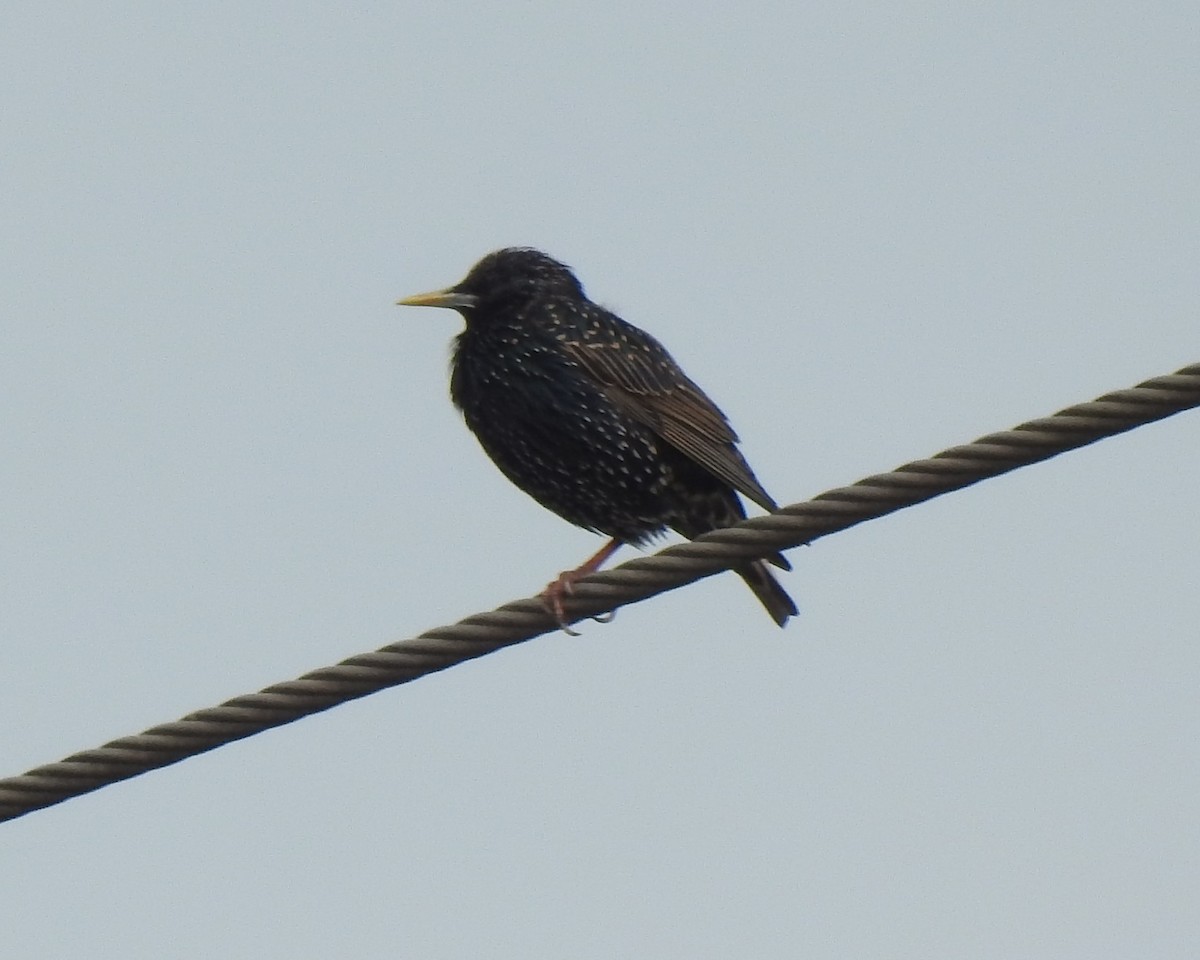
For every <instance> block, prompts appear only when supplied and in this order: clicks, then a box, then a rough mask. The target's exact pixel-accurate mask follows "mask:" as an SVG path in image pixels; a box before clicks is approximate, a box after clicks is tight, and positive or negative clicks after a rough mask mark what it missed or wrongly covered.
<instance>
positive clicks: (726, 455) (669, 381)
mask: <svg viewBox="0 0 1200 960" xmlns="http://www.w3.org/2000/svg"><path fill="white" fill-rule="evenodd" d="M563 346H564V347H565V348H566V350H567V353H568V354H569V355H570V356H571V357H572V358H574V359H575V360H576V361H577V362H578V363H579V365H580V366H581V367H583V369H584V370H585V371H586V372H587V373H588V374H589V375H590V376H591V377H592V378H593V379H594V380H595V381H596V382H597V383H598V384H599V385H600V386H601V387H602V388H603V389H604V391H605V393H606V394H607V395H608V396H609V398H610V399H611V400H612V401H613V402H614V403H616V404H617V405H618V406H620V407H621V409H622V410H624V411H625V412H626V413H628V414H629V415H630V416H631V417H633V418H634V419H635V420H638V421H639V422H641V423H644V424H645V425H646V426H648V427H649V428H650V429H651V430H653V431H654V432H655V433H657V434H658V435H659V436H660V437H662V438H663V439H664V440H666V441H667V443H669V444H671V446H673V447H675V448H676V449H677V450H679V451H680V452H681V453H683V454H685V455H686V456H687V457H689V458H690V459H692V460H694V461H695V462H696V463H698V464H700V466H702V467H704V469H706V470H708V471H709V472H710V473H711V474H712V475H713V476H715V477H717V478H718V479H720V480H723V481H724V482H725V483H727V484H729V485H730V486H731V487H733V488H734V489H735V490H737V491H738V492H740V493H742V494H744V495H745V496H747V497H749V498H750V499H751V500H753V501H754V502H755V503H757V504H758V505H759V506H761V507H762V508H763V509H765V510H774V509H775V508H776V503H775V501H774V500H772V499H771V497H770V495H769V494H768V493H767V491H766V490H764V489H763V488H762V485H761V484H760V483H759V482H758V480H757V479H756V478H755V476H754V473H753V471H751V469H750V466H749V464H747V463H746V461H745V459H744V458H743V457H742V455H741V454H740V453H739V452H738V451H737V448H736V447H735V446H734V444H736V443H737V440H738V437H737V434H736V433H734V431H733V428H732V427H731V426H730V425H729V421H728V420H726V419H725V415H724V414H723V413H721V411H720V410H719V409H717V406H716V404H714V403H713V402H712V401H711V400H709V399H708V397H707V396H705V394H704V391H703V390H701V389H700V388H699V387H698V386H696V384H694V383H693V382H692V381H691V380H689V379H688V377H687V376H686V375H685V374H684V372H683V371H682V370H681V369H680V368H679V365H678V364H677V363H676V362H675V361H674V360H673V359H672V358H671V355H670V354H669V353H667V351H666V349H665V348H664V347H663V346H662V345H661V344H660V343H659V342H658V341H657V340H655V339H654V338H653V337H651V336H650V335H649V334H646V333H643V332H642V331H641V330H638V329H637V328H636V327H632V326H630V325H628V324H625V323H623V322H622V323H621V325H620V327H616V328H613V327H611V326H609V325H603V326H602V327H600V328H597V327H595V326H593V327H591V328H590V329H588V330H587V332H586V333H585V334H584V335H583V336H580V337H572V338H570V339H567V340H565V341H564V342H563Z"/></svg>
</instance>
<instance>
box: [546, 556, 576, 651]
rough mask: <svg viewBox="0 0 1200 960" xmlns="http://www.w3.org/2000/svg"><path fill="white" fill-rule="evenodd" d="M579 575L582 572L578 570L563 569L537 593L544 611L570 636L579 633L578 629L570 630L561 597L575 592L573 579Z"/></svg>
mask: <svg viewBox="0 0 1200 960" xmlns="http://www.w3.org/2000/svg"><path fill="white" fill-rule="evenodd" d="M581 576H584V574H582V573H580V572H579V571H578V570H564V571H563V572H562V573H560V574H559V575H558V576H557V577H555V578H554V580H552V581H551V582H550V583H548V584H546V589H545V590H543V591H542V592H541V594H539V596H540V597H541V599H542V604H543V606H545V608H546V612H547V613H549V614H550V616H552V617H553V618H554V620H555V622H556V623H557V624H558V625H559V627H561V628H562V631H563V633H565V634H567V635H568V636H572V637H578V636H580V633H579V631H578V630H572V629H571V625H570V624H569V623H567V615H566V613H565V612H564V610H563V597H564V596H567V597H569V596H570V595H571V594H572V593H574V592H575V581H576V580H578V579H579V578H580V577H581Z"/></svg>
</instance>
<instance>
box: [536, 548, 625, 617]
mask: <svg viewBox="0 0 1200 960" xmlns="http://www.w3.org/2000/svg"><path fill="white" fill-rule="evenodd" d="M622 543H624V541H623V540H617V539H615V538H614V539H612V540H609V541H608V543H606V544H605V545H604V546H602V547H601V548H600V549H599V550H597V551H596V552H595V553H594V554H592V555H591V556H590V557H588V558H587V559H586V560H585V561H583V563H581V564H580V565H579V566H577V567H576V568H575V569H574V570H564V571H563V572H562V573H560V574H559V575H558V577H557V578H556V579H555V580H554V581H553V582H552V583H550V584H549V585H548V586H547V587H546V589H545V590H543V591H542V593H541V598H542V603H544V604H545V605H546V609H547V610H548V611H549V612H550V615H551V616H553V617H554V619H555V620H557V621H558V625H559V626H560V627H562V628H563V630H564V631H565V632H566V633H569V634H570V635H571V636H573V637H577V636H579V633H578V631H576V630H572V629H571V628H570V626H568V625H567V619H566V615H565V614H564V613H563V605H562V598H563V596H564V595H566V596H570V595H571V593H572V592H573V591H574V589H575V581H576V580H580V579H582V578H583V577H586V576H587V575H588V574H589V573H595V572H596V571H597V570H599V569H600V568H601V567H602V566H603V565H604V562H605V561H606V560H607V559H608V558H609V557H611V556H612V555H613V554H614V553H616V552H617V551H618V550H619V549H621V544H622ZM611 619H612V614H611V613H610V614H609V615H608V616H607V618H605V620H604V621H603V622H608V620H611Z"/></svg>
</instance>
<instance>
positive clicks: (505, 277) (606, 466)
mask: <svg viewBox="0 0 1200 960" xmlns="http://www.w3.org/2000/svg"><path fill="white" fill-rule="evenodd" d="M401 303H408V304H412V305H424V306H444V307H452V308H453V309H456V310H458V311H459V312H460V313H461V314H462V315H463V317H464V319H465V320H466V329H465V330H464V331H463V332H462V333H461V334H460V335H459V336H458V337H457V339H456V341H455V345H454V354H453V361H452V366H451V371H452V372H451V379H450V395H451V398H452V399H453V401H454V403H455V405H456V406H457V407H458V408H459V410H461V411H462V414H463V417H464V419H465V420H466V423H467V426H468V427H470V428H471V430H472V431H473V432H474V434H475V436H476V437H477V438H478V439H479V442H480V444H481V445H482V446H483V448H484V450H485V451H486V452H487V454H488V456H490V457H491V458H492V460H493V461H494V462H495V464H496V465H497V466H498V467H499V468H500V470H501V471H502V472H503V473H504V475H505V476H507V477H508V478H509V479H510V480H511V481H512V482H513V483H514V484H516V485H517V486H518V487H520V488H521V489H522V490H524V491H525V492H526V493H528V494H529V495H530V496H532V497H533V498H534V499H535V500H537V501H538V502H539V503H541V504H542V505H543V506H545V507H546V508H547V509H549V510H553V511H554V512H555V513H557V514H558V515H559V516H561V517H563V518H564V519H566V520H569V521H570V522H571V523H573V524H576V525H577V526H580V527H585V528H587V529H589V530H593V531H596V532H598V533H603V534H606V535H607V536H609V537H611V538H613V539H614V540H618V541H621V542H624V543H631V544H643V543H645V542H646V541H647V540H649V539H651V538H653V537H654V536H656V535H657V534H660V533H662V532H664V531H665V530H666V529H667V528H670V529H673V530H675V531H677V532H679V533H680V534H682V535H683V536H685V537H688V538H692V537H696V536H699V535H700V534H701V533H706V532H707V531H709V530H712V529H715V528H717V527H721V526H727V525H729V524H731V523H735V522H737V521H738V520H740V519H742V518H743V517H744V516H745V510H744V509H743V507H742V504H741V502H740V501H739V499H738V497H737V493H741V494H743V495H744V496H746V497H749V498H750V499H751V500H753V501H754V502H755V503H757V504H759V505H760V506H762V507H763V508H765V509H767V510H773V509H774V508H775V501H774V500H772V499H771V497H770V496H769V495H768V494H767V492H766V491H765V490H764V489H763V488H762V486H761V484H759V482H758V480H757V479H756V478H755V476H754V473H753V471H752V470H751V469H750V466H749V464H747V463H746V461H745V459H744V458H743V457H742V455H741V454H740V453H739V452H738V450H737V447H736V443H737V439H738V438H737V435H736V434H735V433H734V432H733V429H732V428H731V427H730V426H729V423H728V421H726V419H725V417H724V415H723V414H722V413H721V411H720V410H719V409H717V407H716V406H715V405H714V404H713V403H712V401H711V400H709V399H708V397H707V396H705V394H704V392H703V391H702V390H701V389H700V388H699V387H698V386H696V384H694V383H693V382H692V381H691V380H689V379H688V378H687V376H685V375H684V373H683V371H682V370H681V369H680V368H679V366H678V364H676V363H675V361H674V360H673V359H672V358H671V356H670V354H668V353H667V351H666V350H665V349H664V348H663V346H662V345H661V344H660V343H659V342H658V341H657V340H655V339H654V338H653V337H651V336H650V335H649V334H647V333H645V332H644V331H642V330H639V329H638V328H637V327H635V326H633V325H632V324H629V323H626V322H625V321H624V320H622V319H621V318H620V317H618V316H616V315H615V314H613V313H611V312H610V311H608V310H605V309H604V308H603V307H601V306H599V305H597V304H595V303H593V302H592V301H591V300H589V299H588V298H587V296H586V295H585V293H584V291H583V287H582V286H581V285H580V283H579V281H578V280H577V279H576V278H575V276H574V274H573V273H572V272H571V270H570V269H569V268H568V267H566V266H564V265H563V264H561V263H559V262H558V261H556V260H554V259H552V258H551V257H549V256H547V255H546V254H544V253H540V252H538V251H536V250H531V249H526V248H509V249H505V250H499V251H497V252H495V253H491V254H489V255H488V256H486V257H484V258H483V259H482V260H480V261H479V263H477V264H476V265H475V266H474V267H473V268H472V269H471V271H470V273H468V274H467V276H466V278H465V279H464V280H462V281H461V282H460V283H458V284H456V285H455V286H453V287H450V288H449V289H447V290H443V291H438V292H436V293H433V294H424V295H421V296H417V297H411V298H409V299H408V300H404V301H401ZM735 491H736V493H735ZM771 562H772V563H774V564H775V565H776V566H779V567H782V568H783V569H790V568H789V565H788V563H787V561H786V560H784V558H783V557H782V556H775V557H772V558H771ZM737 572H738V574H739V575H740V576H741V577H742V578H743V579H744V580H745V581H746V582H747V583H748V584H749V585H750V588H751V589H752V590H753V591H754V593H755V595H756V596H757V597H758V598H759V600H760V601H761V602H762V603H763V605H764V606H765V607H766V608H767V610H768V611H769V612H770V613H771V616H772V617H773V618H774V619H775V620H776V622H777V623H779V624H780V625H782V624H783V623H784V622H786V620H787V618H788V617H789V616H791V615H794V614H795V613H796V607H795V605H794V603H793V602H792V600H791V598H790V597H788V595H787V594H786V593H785V592H784V590H783V588H782V587H780V586H779V584H778V583H777V582H776V580H775V578H774V577H773V576H772V575H771V573H770V572H769V571H768V569H767V567H766V565H765V563H763V562H762V561H757V562H753V563H750V564H746V565H744V566H740V567H738V568H737Z"/></svg>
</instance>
